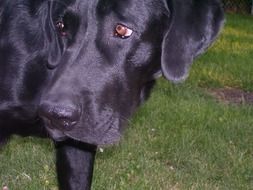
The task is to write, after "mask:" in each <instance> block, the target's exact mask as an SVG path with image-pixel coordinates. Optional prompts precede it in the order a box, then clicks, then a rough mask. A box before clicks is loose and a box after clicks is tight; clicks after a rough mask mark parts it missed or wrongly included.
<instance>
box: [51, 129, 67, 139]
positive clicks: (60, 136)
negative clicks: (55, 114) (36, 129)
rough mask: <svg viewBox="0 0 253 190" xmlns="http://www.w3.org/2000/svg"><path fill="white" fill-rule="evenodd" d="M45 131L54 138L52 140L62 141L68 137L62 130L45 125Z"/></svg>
mask: <svg viewBox="0 0 253 190" xmlns="http://www.w3.org/2000/svg"><path fill="white" fill-rule="evenodd" d="M46 129H47V132H48V134H49V136H50V137H51V138H52V139H53V140H54V141H64V140H67V139H68V136H67V135H65V134H64V132H62V131H60V130H58V129H53V128H51V127H46Z"/></svg>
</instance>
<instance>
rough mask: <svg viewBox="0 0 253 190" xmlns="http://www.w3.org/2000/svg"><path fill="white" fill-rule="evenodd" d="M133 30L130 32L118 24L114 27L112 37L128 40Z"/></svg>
mask: <svg viewBox="0 0 253 190" xmlns="http://www.w3.org/2000/svg"><path fill="white" fill-rule="evenodd" d="M132 33H133V30H131V29H130V28H128V27H126V26H124V25H122V24H118V25H117V26H116V27H115V33H114V35H115V36H117V37H120V38H128V37H130V36H131V35H132Z"/></svg>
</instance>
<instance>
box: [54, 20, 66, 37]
mask: <svg viewBox="0 0 253 190" xmlns="http://www.w3.org/2000/svg"><path fill="white" fill-rule="evenodd" d="M55 26H56V28H57V29H58V31H59V33H60V34H61V35H62V36H66V35H67V33H66V27H65V25H64V23H63V21H58V22H56V25H55Z"/></svg>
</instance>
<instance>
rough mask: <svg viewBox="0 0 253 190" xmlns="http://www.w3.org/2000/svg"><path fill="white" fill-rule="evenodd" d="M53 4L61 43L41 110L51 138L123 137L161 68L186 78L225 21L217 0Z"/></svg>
mask: <svg viewBox="0 0 253 190" xmlns="http://www.w3.org/2000/svg"><path fill="white" fill-rule="evenodd" d="M51 11H52V18H53V19H52V20H53V21H54V22H55V23H56V24H55V25H56V29H57V30H58V35H59V36H60V38H61V41H60V44H62V47H64V48H62V49H61V50H60V53H56V54H55V57H52V60H53V61H52V63H56V64H58V67H57V69H56V70H55V73H54V76H53V78H52V80H51V82H50V83H49V84H48V86H47V87H46V88H45V89H46V90H45V91H44V93H43V95H42V98H41V104H40V109H39V113H40V115H41V116H42V117H43V118H44V121H45V125H46V127H47V129H48V131H49V133H50V134H51V136H52V138H53V139H55V140H63V139H66V138H72V139H76V140H78V141H82V142H86V143H90V144H95V145H101V144H111V143H114V142H116V141H118V140H119V138H120V135H121V132H122V130H123V126H124V124H125V122H126V121H127V119H128V118H129V116H130V115H131V114H132V113H133V112H134V110H135V109H136V108H137V107H138V105H139V104H140V103H141V102H142V101H144V100H145V98H146V97H147V94H148V92H149V90H150V88H151V87H152V85H153V84H154V80H155V79H156V78H157V77H158V76H159V75H160V73H162V74H163V75H164V77H166V78H167V79H168V80H170V81H173V82H179V81H181V80H184V79H185V78H186V77H187V75H188V70H189V66H190V65H191V63H192V61H193V59H194V58H195V57H196V56H198V55H199V54H201V53H203V52H204V51H205V49H206V48H207V47H208V46H209V45H210V44H211V43H212V42H213V41H214V39H215V38H216V36H217V34H218V32H219V30H220V27H221V26H222V23H223V12H222V9H221V6H220V3H219V2H218V1H217V0H206V1H198V0H194V1H183V0H145V1H144V0H96V1H84V0H75V1H74V0H62V1H59V2H58V1H55V2H52V10H51ZM54 51H57V50H53V52H54ZM55 60H56V61H55ZM52 65H54V64H52Z"/></svg>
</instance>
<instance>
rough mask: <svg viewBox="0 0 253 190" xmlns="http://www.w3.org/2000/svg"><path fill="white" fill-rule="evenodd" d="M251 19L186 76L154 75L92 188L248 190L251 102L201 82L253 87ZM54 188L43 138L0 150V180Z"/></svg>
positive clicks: (13, 185)
mask: <svg viewBox="0 0 253 190" xmlns="http://www.w3.org/2000/svg"><path fill="white" fill-rule="evenodd" d="M252 31H253V17H250V16H241V15H227V22H226V26H225V30H224V31H223V32H222V35H221V37H220V38H219V40H218V42H217V43H216V44H215V45H214V46H213V47H212V48H211V49H210V50H209V51H208V53H207V54H205V55H203V56H201V57H200V58H199V59H197V60H196V62H195V64H194V65H193V67H192V70H191V74H190V77H189V79H188V80H187V81H186V82H185V83H184V84H181V85H177V86H175V85H172V84H170V83H168V82H167V81H165V80H164V79H160V80H159V81H158V83H157V85H156V87H155V89H154V91H153V93H152V96H151V98H150V99H149V101H148V102H147V103H146V104H144V105H143V106H142V107H141V108H140V110H139V111H138V112H137V113H136V114H135V116H134V117H133V119H132V120H131V121H130V127H129V129H128V130H127V131H126V133H125V135H124V137H123V139H122V141H121V143H120V144H119V145H117V146H114V147H111V148H107V149H105V150H104V151H103V152H99V153H98V155H97V160H96V166H95V174H94V183H93V189H94V190H253V117H252V116H253V107H251V106H249V105H245V104H243V105H233V104H231V105H230V104H223V103H221V102H218V101H216V100H215V99H214V98H213V97H211V96H210V95H208V94H206V91H205V89H206V88H216V87H219V88H220V87H222V88H223V87H233V88H241V89H244V90H245V91H253V84H252V82H253V74H252V71H253V43H252V42H253V32H252ZM4 184H7V185H8V186H9V188H10V190H56V189H57V188H56V177H55V172H54V150H53V146H52V144H51V143H50V142H49V141H48V140H42V139H36V138H20V137H14V138H13V139H12V141H11V142H10V143H9V144H8V145H7V146H5V147H4V149H3V150H2V151H1V152H0V186H1V185H4Z"/></svg>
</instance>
